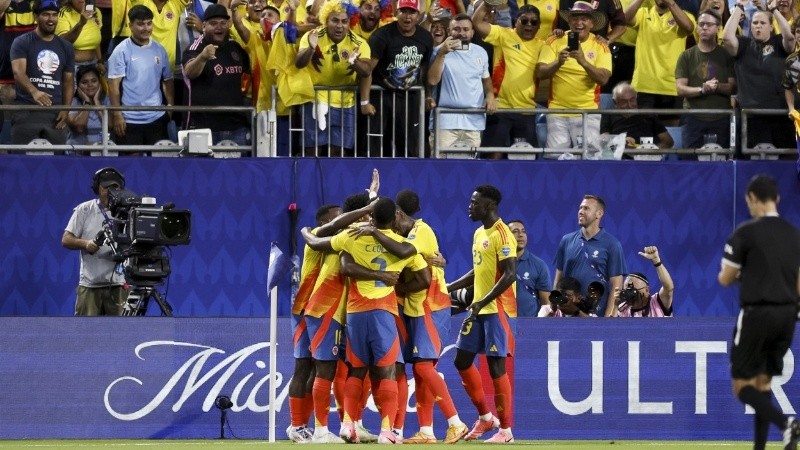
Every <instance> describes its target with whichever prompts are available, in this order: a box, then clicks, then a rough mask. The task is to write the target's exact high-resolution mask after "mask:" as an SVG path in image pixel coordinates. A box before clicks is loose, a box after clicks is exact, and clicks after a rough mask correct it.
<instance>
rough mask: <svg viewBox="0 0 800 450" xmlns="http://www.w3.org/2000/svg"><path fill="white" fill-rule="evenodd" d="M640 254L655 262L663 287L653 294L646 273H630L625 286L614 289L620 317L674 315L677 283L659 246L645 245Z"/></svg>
mask: <svg viewBox="0 0 800 450" xmlns="http://www.w3.org/2000/svg"><path fill="white" fill-rule="evenodd" d="M639 255H640V256H642V257H643V258H646V259H648V260H649V261H650V262H652V263H653V266H654V267H655V268H656V274H657V275H658V281H660V282H661V288H660V289H659V290H658V292H656V293H655V294H652V295H651V294H650V285H649V284H648V281H647V277H646V276H645V275H644V274H642V273H639V272H633V273H631V274H629V275H628V276H627V277H625V282H624V283H623V286H624V288H623V289H619V288H617V289H614V304H615V305H617V309H618V310H619V314H618V315H619V317H672V295H673V292H674V291H675V284H674V283H673V282H672V277H671V276H670V274H669V271H667V268H666V267H665V266H664V263H663V262H662V261H661V257H659V255H658V248H656V246H655V245H651V246H648V247H645V248H644V250H643V251H641V252H639Z"/></svg>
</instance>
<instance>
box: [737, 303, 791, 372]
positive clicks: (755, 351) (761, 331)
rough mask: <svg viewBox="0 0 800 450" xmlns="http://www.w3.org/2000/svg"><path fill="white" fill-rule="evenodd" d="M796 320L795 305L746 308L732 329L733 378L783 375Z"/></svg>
mask: <svg viewBox="0 0 800 450" xmlns="http://www.w3.org/2000/svg"><path fill="white" fill-rule="evenodd" d="M796 321H797V306H795V305H775V306H745V307H743V308H742V310H741V311H740V312H739V317H738V319H737V321H736V327H735V328H734V329H733V346H732V348H731V376H732V378H734V379H744V380H747V379H750V378H753V377H755V376H756V375H760V374H766V375H769V376H775V375H780V374H781V373H782V372H783V356H784V355H785V354H786V351H787V350H788V349H789V346H790V345H791V344H792V338H793V337H794V326H795V322H796Z"/></svg>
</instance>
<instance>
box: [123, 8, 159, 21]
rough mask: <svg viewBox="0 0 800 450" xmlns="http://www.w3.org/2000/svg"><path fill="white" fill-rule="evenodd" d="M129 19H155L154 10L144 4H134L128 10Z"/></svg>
mask: <svg viewBox="0 0 800 450" xmlns="http://www.w3.org/2000/svg"><path fill="white" fill-rule="evenodd" d="M128 20H129V21H130V22H136V21H137V20H153V11H150V8H148V7H147V6H144V5H134V6H132V7H131V9H130V10H129V11H128Z"/></svg>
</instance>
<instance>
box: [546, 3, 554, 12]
mask: <svg viewBox="0 0 800 450" xmlns="http://www.w3.org/2000/svg"><path fill="white" fill-rule="evenodd" d="M544 9H546V10H548V11H552V10H553V5H550V4H548V5H547V6H546V7H545V8H544Z"/></svg>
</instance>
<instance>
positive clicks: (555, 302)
mask: <svg viewBox="0 0 800 450" xmlns="http://www.w3.org/2000/svg"><path fill="white" fill-rule="evenodd" d="M598 287H599V289H598ZM603 290H604V289H603V287H602V285H601V284H600V283H596V282H595V283H592V284H591V285H589V289H588V294H587V297H586V298H584V297H583V295H581V292H583V288H582V287H581V282H580V281H578V280H577V279H576V278H572V277H564V278H562V279H560V280H558V285H556V290H554V291H551V292H550V304H547V305H542V307H541V308H539V317H597V314H595V312H594V308H595V306H596V305H597V301H598V300H599V299H600V297H601V296H602V295H603Z"/></svg>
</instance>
